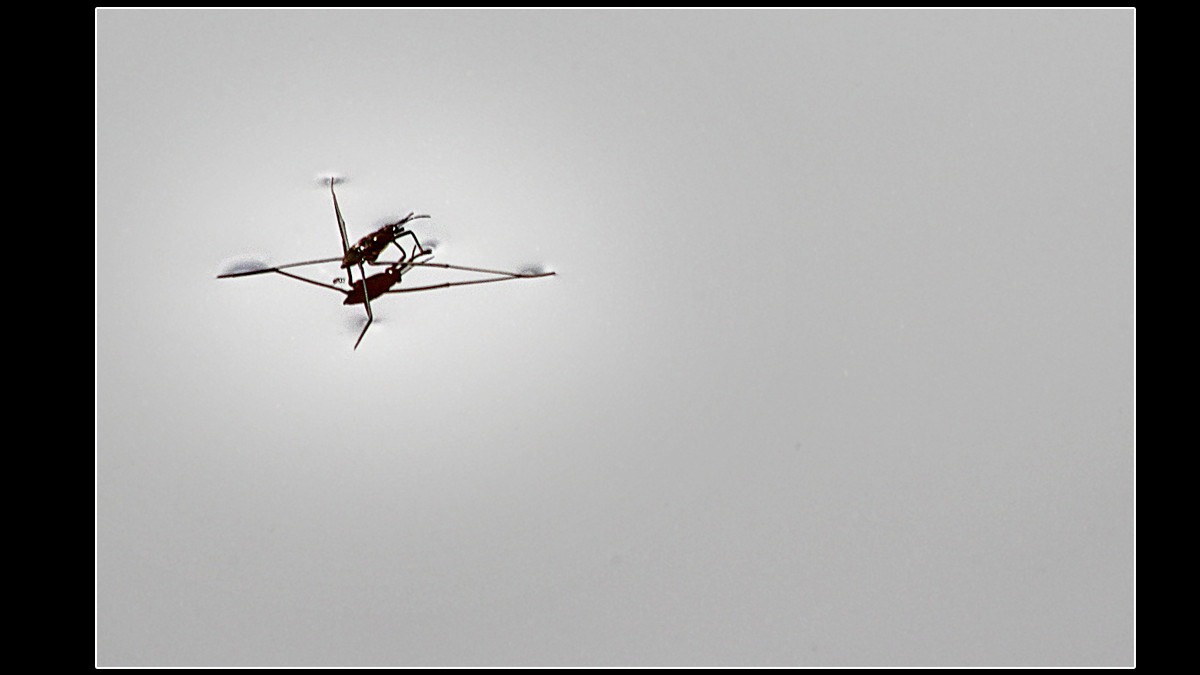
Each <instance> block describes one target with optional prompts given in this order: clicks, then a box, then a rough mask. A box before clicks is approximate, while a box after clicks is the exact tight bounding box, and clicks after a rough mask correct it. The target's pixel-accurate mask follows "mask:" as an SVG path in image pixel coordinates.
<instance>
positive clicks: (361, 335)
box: [346, 263, 375, 349]
mask: <svg viewBox="0 0 1200 675" xmlns="http://www.w3.org/2000/svg"><path fill="white" fill-rule="evenodd" d="M349 269H350V268H349V267H347V268H346V270H347V271H349ZM358 273H359V274H361V275H362V279H363V282H362V294H363V305H365V306H366V308H367V325H365V326H363V329H362V332H361V333H359V334H358V340H357V341H355V343H354V348H355V349H358V343H360V342H362V339H363V338H364V337H366V335H367V329H368V328H370V327H371V322H372V321H374V320H375V315H374V314H372V313H371V296H370V295H368V294H367V273H366V272H365V271H364V270H363V266H362V263H359V265H358Z"/></svg>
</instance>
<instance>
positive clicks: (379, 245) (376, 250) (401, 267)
mask: <svg viewBox="0 0 1200 675" xmlns="http://www.w3.org/2000/svg"><path fill="white" fill-rule="evenodd" d="M340 182H341V180H339V179H336V178H331V179H329V194H331V195H332V196H333V211H334V213H335V214H336V215H337V221H338V230H340V232H341V235H342V257H340V258H322V259H320V260H305V261H303V262H295V263H288V264H286V265H276V266H275V267H265V268H256V269H251V270H239V271H233V272H227V273H225V274H221V275H218V276H217V278H218V279H229V278H232V277H245V276H250V275H254V274H266V273H268V272H275V273H277V274H282V275H283V276H285V277H290V278H292V279H296V280H298V281H303V282H305V283H309V284H313V285H314V286H321V287H322V288H329V289H332V290H335V291H337V292H338V293H342V294H343V295H345V296H346V298H345V300H344V301H343V302H342V304H343V305H363V306H364V307H365V308H366V310H367V325H365V326H363V329H362V332H361V333H359V335H358V340H357V341H355V343H354V348H355V349H358V345H359V343H361V342H362V339H363V337H364V336H365V335H366V334H367V329H368V328H370V327H371V323H372V322H373V321H374V320H375V315H374V314H373V313H372V312H371V301H372V300H375V299H377V298H378V297H379V296H381V295H383V294H384V293H412V292H415V291H431V290H434V289H438V288H449V287H450V286H468V285H471V284H486V283H490V282H494V281H509V280H512V279H536V278H538V277H548V276H552V275H553V274H554V272H542V271H533V270H531V271H520V272H505V271H502V270H491V269H484V268H482V267H464V266H461V265H448V264H446V263H435V262H429V259H430V258H429V257H430V256H432V255H433V251H431V250H429V249H427V248H425V247H424V246H422V245H421V242H420V241H418V240H417V235H416V234H414V233H413V231H412V230H410V229H408V228H407V227H405V225H407V224H408V223H410V222H412V221H414V220H418V219H420V218H428V217H429V216H427V215H419V216H416V215H413V214H412V213H410V214H408V215H407V216H405V217H404V218H401V219H400V220H398V221H396V222H394V223H389V224H387V225H384V226H383V227H381V228H379V229H378V230H375V231H374V232H372V233H371V234H368V235H367V236H365V237H363V238H362V239H359V240H358V243H356V244H355V245H354V246H350V240H349V239H348V238H347V237H346V221H344V220H343V219H342V209H341V208H340V207H339V206H338V201H337V193H336V192H335V191H334V189H333V186H334V185H337V184H338V183H340ZM404 237H410V238H411V239H412V246H411V247H410V250H405V249H404V247H403V246H401V245H400V240H401V239H402V238H404ZM393 244H394V245H395V246H396V248H397V249H398V250H399V251H400V258H399V260H396V261H390V262H389V261H383V262H380V261H379V256H380V255H382V254H383V252H384V251H385V250H386V249H387V247H388V246H389V245H393ZM420 258H425V260H419V259H420ZM332 262H337V263H340V264H341V267H342V269H345V270H346V274H347V276H348V277H349V285H350V288H349V289H345V288H342V287H341V286H339V285H336V284H337V283H338V282H341V281H342V280H341V279H335V280H334V283H333V284H326V283H322V282H320V281H316V280H314V279H309V278H307V277H302V276H300V275H299V274H293V273H291V272H285V271H284V270H286V269H289V268H292V267H304V266H306V265H320V264H324V263H332ZM364 264H365V265H386V266H387V269H385V270H384V271H382V272H379V273H377V274H372V275H371V276H367V273H366V270H365V269H364V268H363V265H364ZM356 267H357V268H358V273H359V278H358V279H357V280H356V279H355V278H354V268H356ZM415 267H439V268H442V269H448V270H460V271H464V272H477V273H480V274H490V275H492V276H490V277H488V278H485V279H473V280H469V281H449V282H444V283H440V284H430V285H426V286H413V287H409V288H393V286H396V285H398V284H399V283H400V281H401V277H402V276H403V275H404V273H406V272H408V271H409V270H411V269H413V268H415Z"/></svg>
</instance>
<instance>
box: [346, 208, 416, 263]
mask: <svg viewBox="0 0 1200 675" xmlns="http://www.w3.org/2000/svg"><path fill="white" fill-rule="evenodd" d="M428 217H429V216H426V215H420V216H414V215H413V214H411V213H410V214H408V215H407V216H404V217H403V218H401V219H400V220H398V221H396V222H394V223H391V224H389V225H384V226H383V227H381V228H379V229H378V230H375V231H374V232H372V233H371V234H368V235H367V236H365V237H363V238H362V239H359V240H358V243H357V244H355V245H353V246H351V247H350V248H348V249H346V255H345V256H344V257H343V258H342V269H349V268H350V267H351V266H353V265H360V264H362V263H368V264H371V265H374V264H377V263H376V261H377V260H378V259H379V254H381V253H383V250H384V249H386V248H387V247H388V244H395V245H396V248H398V249H400V259H401V260H405V259H406V258H408V255H409V253H408V251H405V250H404V247H402V246H401V245H400V238H401V237H403V236H405V235H407V236H409V237H411V238H412V240H413V243H414V244H415V247H414V248H413V252H412V257H413V259H416V258H419V257H421V256H423V255H428V254H429V253H430V251H427V250H425V247H423V246H421V242H420V241H417V235H415V234H413V231H412V230H410V229H408V228H407V227H404V226H405V224H407V223H409V222H410V221H413V220H417V219H418V218H428Z"/></svg>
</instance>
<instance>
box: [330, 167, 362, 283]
mask: <svg viewBox="0 0 1200 675" xmlns="http://www.w3.org/2000/svg"><path fill="white" fill-rule="evenodd" d="M333 183H334V181H333V180H332V179H330V181H329V194H331V195H333V212H334V213H336V214H337V219H338V229H339V230H341V232H342V257H343V259H344V258H345V256H346V254H347V253H349V252H350V240H349V239H347V238H346V221H344V220H342V210H341V209H340V208H339V207H338V203H337V193H336V192H334V191H333ZM347 269H349V268H347ZM364 278H365V277H364Z"/></svg>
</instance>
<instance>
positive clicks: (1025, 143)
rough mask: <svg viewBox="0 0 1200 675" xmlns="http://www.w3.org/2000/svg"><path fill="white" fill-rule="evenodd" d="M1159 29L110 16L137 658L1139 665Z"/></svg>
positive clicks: (101, 562) (105, 562)
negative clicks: (1149, 83)
mask: <svg viewBox="0 0 1200 675" xmlns="http://www.w3.org/2000/svg"><path fill="white" fill-rule="evenodd" d="M1134 17H1135V15H1134V13H1133V12H1132V11H1129V10H1125V11H722V10H701V11H573V10H562V11H478V10H460V11H433V10H431V11H381V10H380V11H377V10H369V11H368V10H362V11H342V10H292V11H267V10H261V11H227V10H222V11H215V10H203V11H200V10H194V11H175V10H110V9H104V10H98V11H97V14H96V31H97V32H96V40H97V57H96V59H97V60H96V83H97V84H96V87H97V88H96V134H97V139H96V167H97V176H96V491H97V495H96V622H97V627H96V654H97V656H96V659H97V663H98V664H99V665H102V666H138V665H142V666H150V665H162V666H165V665H173V666H188V665H190V666H201V665H207V666H215V665H251V666H253V665H258V666H267V665H279V666H321V665H328V666H334V665H349V666H353V665H363V666H371V665H374V666H421V665H494V666H504V665H514V666H515V665H534V666H538V665H540V666H562V665H580V666H587V665H662V666H684V665H710V666H719V665H787V666H805V665H839V666H851V665H876V666H887V665H891V666H906V665H941V666H951V665H976V666H986V665H995V666H1019V665H1058V666H1122V665H1126V666H1127V665H1132V664H1133V663H1134V642H1133V640H1134V520H1133V514H1134V485H1135V482H1134V480H1135V479H1134V407H1133V406H1134V335H1135V333H1134V330H1135V291H1134V283H1135V271H1134V270H1135V249H1134V245H1135V229H1134V228H1135V226H1134V214H1135V211H1134V173H1133V172H1134V157H1135V155H1134V74H1135V71H1134V55H1135V52H1134V37H1135V33H1134ZM330 174H337V175H340V176H344V177H345V179H346V182H345V183H344V184H342V185H340V186H339V188H338V198H339V201H340V203H341V208H342V212H343V214H344V215H345V217H346V222H347V227H348V228H349V230H350V235H351V237H352V238H357V237H360V236H362V235H364V234H366V233H368V232H369V231H371V230H373V229H374V228H376V227H378V226H379V225H381V224H383V223H385V222H388V220H389V219H393V220H394V219H395V218H397V217H400V216H403V215H404V214H406V213H408V212H410V211H416V212H418V213H427V214H430V215H431V216H432V217H431V218H430V219H428V220H419V221H414V223H413V224H412V228H413V229H414V230H415V231H416V232H417V233H418V234H419V236H420V237H421V238H422V239H423V240H426V239H428V240H436V241H437V242H438V248H437V258H436V259H437V260H438V261H441V262H447V263H455V264H460V265H473V266H483V267H495V268H501V269H510V270H518V269H523V268H527V267H528V266H542V267H544V268H545V269H548V270H554V271H556V272H557V273H558V274H557V276H553V277H548V278H544V279H535V280H518V281H513V282H505V283H497V284H485V285H480V286H473V287H465V288H454V289H446V290H438V291H430V292H426V293H413V294H405V295H395V296H389V297H385V298H383V299H381V300H380V301H378V302H377V303H376V304H375V314H376V321H375V324H374V325H373V326H372V327H371V329H370V332H369V333H368V334H367V336H366V338H365V339H364V340H363V343H362V345H361V346H360V347H359V349H358V350H357V351H355V350H353V349H351V347H352V346H353V343H354V340H355V338H356V337H357V333H358V331H359V330H360V327H361V325H362V321H363V315H362V310H361V309H360V308H353V307H345V306H343V305H342V302H341V297H340V296H338V295H337V294H336V293H333V292H331V291H329V290H326V289H321V288H318V287H315V286H310V285H307V284H302V283H298V282H295V281H292V280H289V279H286V278H283V277H281V276H279V275H273V274H267V275H259V276H250V277H245V278H237V279H224V280H217V279H216V278H215V277H216V275H217V274H219V273H221V272H222V271H223V270H226V269H231V268H238V269H246V268H245V267H244V266H245V265H248V264H280V263H287V262H292V261H298V260H305V259H311V258H322V257H330V256H336V255H339V251H340V243H339V241H340V240H339V237H338V234H337V228H336V221H335V220H334V215H333V209H332V204H331V202H330V199H329V194H328V189H327V188H322V187H321V184H320V180H321V177H322V176H327V175H330ZM253 261H258V262H257V263H255V262H253ZM238 266H243V267H238ZM334 267H336V265H335V266H334ZM441 272H444V270H421V271H420V275H421V276H420V281H422V282H424V281H426V280H428V281H430V282H436V281H440V280H444V279H446V278H448V277H444V276H439V273H441ZM321 273H325V271H324V270H322V271H321ZM332 274H333V273H332V272H330V273H328V274H326V276H331V275H332ZM417 274H418V273H417V272H414V273H413V276H414V280H413V281H412V283H417ZM328 280H329V279H324V281H328ZM405 283H409V280H407V279H406V281H405Z"/></svg>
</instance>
